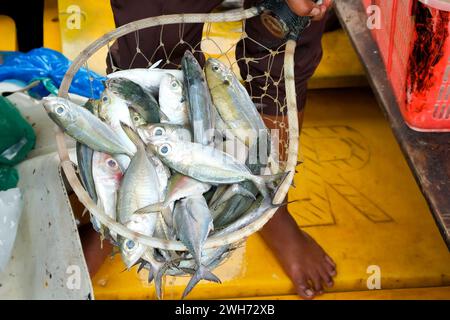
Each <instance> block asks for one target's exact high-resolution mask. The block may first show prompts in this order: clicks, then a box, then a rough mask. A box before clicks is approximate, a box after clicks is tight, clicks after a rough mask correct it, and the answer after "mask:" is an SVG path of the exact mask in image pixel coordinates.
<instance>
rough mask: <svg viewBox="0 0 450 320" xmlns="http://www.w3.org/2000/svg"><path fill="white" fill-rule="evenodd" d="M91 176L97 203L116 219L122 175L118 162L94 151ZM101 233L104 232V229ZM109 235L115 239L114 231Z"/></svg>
mask: <svg viewBox="0 0 450 320" xmlns="http://www.w3.org/2000/svg"><path fill="white" fill-rule="evenodd" d="M92 176H93V179H94V184H95V189H96V191H97V196H98V203H97V204H98V205H99V206H100V207H102V208H103V211H104V212H105V214H106V215H107V216H108V217H110V218H111V219H113V220H116V218H117V217H116V205H117V193H118V191H119V187H120V182H121V181H122V176H123V172H122V170H121V168H120V166H119V164H118V163H117V161H116V160H115V159H114V158H113V157H112V156H110V155H109V154H106V153H102V152H97V151H95V152H94V155H93V158H92ZM96 225H97V226H100V223H98V222H96ZM100 229H101V230H102V229H103V228H102V227H100ZM101 233H102V234H104V230H102V232H101ZM110 235H111V236H112V238H113V239H114V240H117V237H116V234H115V233H112V232H111V233H110Z"/></svg>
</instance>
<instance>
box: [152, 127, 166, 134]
mask: <svg viewBox="0 0 450 320" xmlns="http://www.w3.org/2000/svg"><path fill="white" fill-rule="evenodd" d="M165 132H166V130H164V129H163V128H160V127H158V128H155V131H154V134H155V136H162V135H163V134H164V133H165Z"/></svg>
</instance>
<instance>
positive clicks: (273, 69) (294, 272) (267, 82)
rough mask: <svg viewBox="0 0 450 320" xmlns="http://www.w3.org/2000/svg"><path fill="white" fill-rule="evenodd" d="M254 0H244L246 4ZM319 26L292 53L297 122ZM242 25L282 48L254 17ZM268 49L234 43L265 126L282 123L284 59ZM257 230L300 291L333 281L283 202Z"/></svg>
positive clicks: (328, 263) (329, 267) (316, 57)
mask: <svg viewBox="0 0 450 320" xmlns="http://www.w3.org/2000/svg"><path fill="white" fill-rule="evenodd" d="M254 2H255V1H251V0H248V1H246V6H249V5H251V4H254ZM324 28H325V21H319V22H313V23H312V24H311V27H310V28H309V29H307V30H306V31H305V32H304V34H303V35H302V36H301V38H300V40H299V41H298V46H297V50H296V53H295V77H296V79H295V81H296V91H297V107H298V110H299V124H300V127H301V125H302V121H303V110H304V107H305V104H306V91H307V81H308V79H309V78H310V77H311V76H312V74H313V73H314V71H315V69H316V67H317V65H318V64H319V62H320V59H321V57H322V48H321V36H322V33H323V31H324ZM245 29H246V33H247V34H248V36H249V37H250V38H251V39H253V40H256V41H257V42H258V43H260V44H263V45H264V46H265V47H267V48H271V49H272V50H277V49H278V48H282V42H280V41H279V40H277V39H275V38H272V37H271V35H270V34H269V33H268V32H261V30H264V26H263V25H262V24H261V22H260V20H259V18H258V17H256V18H253V19H250V20H249V21H247V23H246V27H245ZM268 53H270V51H269V52H268V51H267V50H266V49H263V48H262V47H261V45H259V44H256V43H255V42H254V41H250V40H248V39H247V40H243V41H241V42H240V43H239V44H238V46H237V49H236V55H237V58H238V59H239V66H240V68H241V75H242V77H243V79H248V77H247V76H248V75H251V77H250V79H251V80H250V81H247V82H246V85H247V89H248V90H249V91H250V92H251V94H252V96H253V97H254V99H255V97H258V98H256V99H255V102H256V103H257V105H258V106H259V107H260V108H261V109H260V111H261V113H262V115H263V118H264V119H265V121H266V125H267V126H268V127H269V129H279V128H280V122H284V124H285V125H287V123H286V121H287V120H286V117H283V113H284V112H283V110H282V108H281V105H282V103H281V102H282V101H284V97H285V92H284V83H283V80H282V79H281V81H279V80H280V75H281V74H282V70H283V64H284V61H283V55H280V54H278V55H276V56H275V57H273V58H265V57H266V56H267V55H268ZM243 57H245V58H256V59H258V63H252V62H251V61H250V62H247V61H246V60H244V59H242V58H243ZM266 71H269V74H270V77H269V78H268V77H267V76H266V74H265V72H266ZM271 79H273V80H271ZM274 97H276V99H274ZM285 139H286V136H285V135H283V134H282V132H280V145H284V141H285ZM281 149H282V148H281ZM284 151H285V150H280V160H285V159H284V158H285V153H284ZM261 235H262V237H263V239H264V240H265V241H266V242H267V244H268V245H269V246H270V247H271V249H272V250H273V252H274V254H275V255H276V257H277V258H278V260H279V262H280V263H281V265H282V267H283V268H284V270H285V271H286V273H287V274H288V276H289V277H290V278H291V280H292V282H293V283H294V286H295V288H296V290H297V292H298V294H299V295H300V296H302V297H303V298H306V299H311V298H313V297H314V296H316V295H318V294H321V293H322V292H323V284H325V285H326V286H328V287H330V286H332V285H333V281H332V277H334V276H335V275H336V266H335V264H334V262H333V260H332V259H331V258H330V257H329V256H328V255H327V254H326V253H325V252H324V250H323V249H322V248H321V247H320V245H319V244H318V243H317V242H315V241H314V240H313V239H312V238H311V237H310V236H309V235H308V234H307V233H305V232H303V231H301V230H300V229H299V228H298V226H297V223H296V222H295V220H294V219H293V218H292V217H291V216H290V214H289V212H288V210H287V207H282V208H280V209H279V210H278V212H277V213H276V214H275V216H274V217H273V218H272V219H271V220H270V221H269V222H268V223H267V225H266V226H265V227H264V228H263V229H262V231H261Z"/></svg>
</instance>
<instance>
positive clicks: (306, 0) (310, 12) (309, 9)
mask: <svg viewBox="0 0 450 320" xmlns="http://www.w3.org/2000/svg"><path fill="white" fill-rule="evenodd" d="M286 2H287V4H288V6H289V8H291V10H292V11H293V12H294V13H296V14H297V15H299V16H311V17H312V18H313V20H314V21H317V20H321V19H322V18H323V17H324V16H325V13H326V12H327V10H328V8H329V7H331V5H332V3H333V0H324V1H323V4H321V5H318V4H315V3H314V2H313V1H311V0H286Z"/></svg>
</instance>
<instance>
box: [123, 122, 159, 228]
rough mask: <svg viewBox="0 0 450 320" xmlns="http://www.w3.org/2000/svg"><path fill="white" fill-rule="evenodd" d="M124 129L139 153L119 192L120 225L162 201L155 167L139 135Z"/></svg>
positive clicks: (126, 128) (129, 129)
mask: <svg viewBox="0 0 450 320" xmlns="http://www.w3.org/2000/svg"><path fill="white" fill-rule="evenodd" d="M124 128H125V130H126V133H127V134H129V135H130V138H131V139H132V140H133V142H135V143H136V144H137V152H136V155H135V156H134V157H133V158H132V159H131V163H130V165H129V167H128V169H127V171H126V172H125V174H124V177H123V180H122V184H121V187H120V190H119V197H118V203H117V214H118V220H119V222H120V223H126V222H128V220H129V219H130V217H131V215H132V214H133V213H134V212H135V211H136V210H138V209H140V208H143V207H145V206H148V205H150V204H153V203H158V202H160V201H162V195H161V194H160V190H161V189H160V186H159V177H158V173H157V171H156V168H155V165H154V164H153V162H152V161H150V159H149V158H148V156H147V152H146V150H145V146H144V144H143V142H142V141H140V139H139V137H137V134H136V133H134V131H133V130H132V129H131V128H130V127H127V126H126V125H124Z"/></svg>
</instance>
